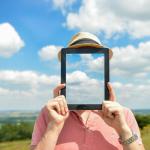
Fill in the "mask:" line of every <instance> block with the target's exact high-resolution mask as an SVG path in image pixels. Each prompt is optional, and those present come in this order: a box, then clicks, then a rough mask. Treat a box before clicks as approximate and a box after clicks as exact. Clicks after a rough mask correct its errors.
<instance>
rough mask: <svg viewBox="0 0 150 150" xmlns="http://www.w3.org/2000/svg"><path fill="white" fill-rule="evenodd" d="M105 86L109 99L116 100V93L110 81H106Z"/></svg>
mask: <svg viewBox="0 0 150 150" xmlns="http://www.w3.org/2000/svg"><path fill="white" fill-rule="evenodd" d="M107 87H108V90H109V100H111V101H116V94H115V92H114V90H113V87H112V85H111V83H110V82H108V83H107Z"/></svg>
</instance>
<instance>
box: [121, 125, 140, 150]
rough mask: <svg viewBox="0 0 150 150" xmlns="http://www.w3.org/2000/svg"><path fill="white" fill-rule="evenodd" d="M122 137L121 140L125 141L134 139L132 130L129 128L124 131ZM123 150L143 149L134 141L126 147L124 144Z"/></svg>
mask: <svg viewBox="0 0 150 150" xmlns="http://www.w3.org/2000/svg"><path fill="white" fill-rule="evenodd" d="M120 136H121V139H122V140H123V141H124V140H127V139H129V138H130V137H132V136H133V133H132V131H131V130H130V128H128V127H127V128H125V129H124V130H123V131H122V133H121V135H120ZM123 150H141V148H140V146H139V144H138V143H137V142H136V141H134V142H132V143H130V144H126V145H124V144H123Z"/></svg>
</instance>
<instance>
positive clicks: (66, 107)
mask: <svg viewBox="0 0 150 150" xmlns="http://www.w3.org/2000/svg"><path fill="white" fill-rule="evenodd" d="M62 100H63V103H64V107H65V112H66V113H67V112H68V105H67V101H66V99H65V96H64V95H63V99H62Z"/></svg>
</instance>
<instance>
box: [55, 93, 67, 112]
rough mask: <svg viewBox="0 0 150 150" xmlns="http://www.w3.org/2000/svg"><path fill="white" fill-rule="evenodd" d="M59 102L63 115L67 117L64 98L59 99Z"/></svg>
mask: <svg viewBox="0 0 150 150" xmlns="http://www.w3.org/2000/svg"><path fill="white" fill-rule="evenodd" d="M57 101H58V103H59V106H60V111H61V114H62V115H65V113H66V112H65V106H64V102H63V96H62V95H61V96H59V97H57Z"/></svg>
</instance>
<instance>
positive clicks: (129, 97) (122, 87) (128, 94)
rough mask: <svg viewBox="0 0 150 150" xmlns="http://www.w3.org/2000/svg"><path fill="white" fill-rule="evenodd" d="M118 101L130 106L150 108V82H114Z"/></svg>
mask: <svg viewBox="0 0 150 150" xmlns="http://www.w3.org/2000/svg"><path fill="white" fill-rule="evenodd" d="M112 85H113V87H114V89H115V93H116V96H117V101H118V102H119V103H120V104H122V105H123V106H126V107H129V108H134V109H135V108H138V109H142V108H149V97H150V92H149V91H150V84H145V82H144V83H143V84H138V85H136V84H134V83H121V82H113V83H112Z"/></svg>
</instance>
